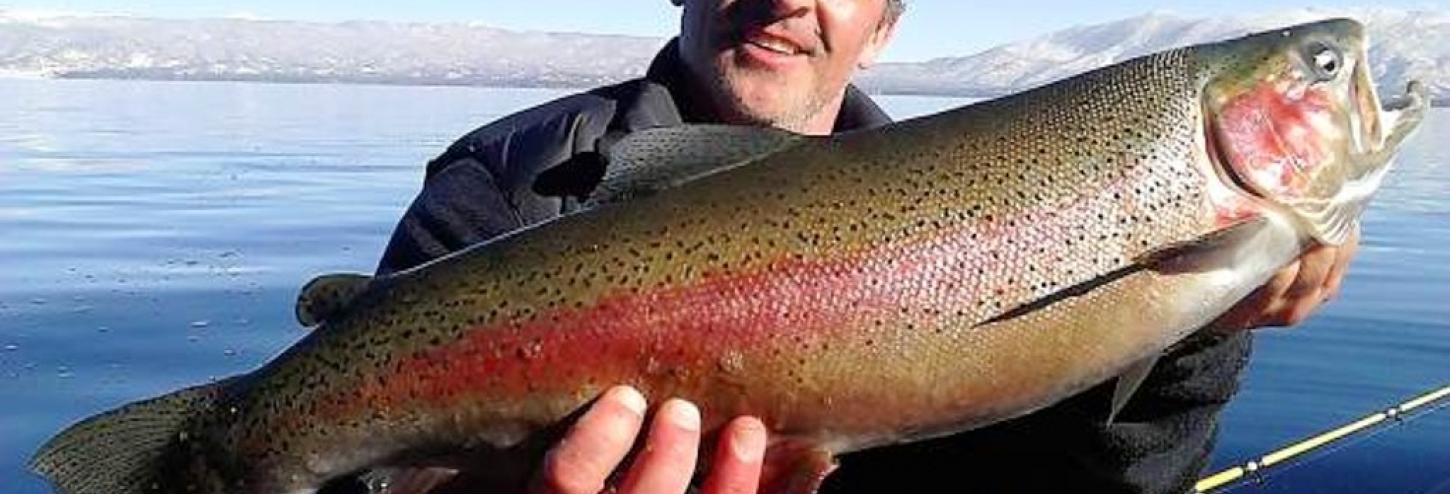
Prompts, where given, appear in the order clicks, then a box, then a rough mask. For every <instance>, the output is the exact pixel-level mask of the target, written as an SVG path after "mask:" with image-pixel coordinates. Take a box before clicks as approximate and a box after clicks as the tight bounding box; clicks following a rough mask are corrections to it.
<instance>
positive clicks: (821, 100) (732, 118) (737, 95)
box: [708, 65, 831, 133]
mask: <svg viewBox="0 0 1450 494" xmlns="http://www.w3.org/2000/svg"><path fill="white" fill-rule="evenodd" d="M710 72H711V74H710V77H709V79H710V81H709V82H708V84H710V85H711V86H712V88H711V89H712V92H713V93H714V94H715V98H714V100H715V105H716V111H718V112H719V113H720V116H721V117H722V118H723V119H724V120H725V121H726V122H729V123H734V124H740V125H756V126H763V127H774V128H778V129H784V130H789V131H792V132H797V133H803V132H805V130H806V128H807V127H809V126H810V123H811V121H812V120H813V119H814V117H815V116H816V115H819V114H820V112H821V111H822V110H823V109H825V106H826V104H827V103H828V102H829V101H830V100H831V98H828V97H826V96H825V95H824V94H822V91H821V90H820V88H818V87H815V86H814V85H812V87H810V88H807V89H806V90H804V91H800V90H796V91H791V90H784V91H783V92H782V94H781V95H780V96H779V98H781V100H780V103H781V104H780V105H778V106H776V107H775V108H773V109H762V108H755V107H753V106H752V103H751V102H750V101H748V100H747V98H746V97H745V96H744V91H745V89H746V88H743V87H740V85H739V82H738V81H740V80H741V79H744V78H747V77H752V76H754V75H755V74H751V73H750V71H749V70H748V69H741V68H737V67H729V66H722V65H717V66H715V67H712V69H711V71H710Z"/></svg>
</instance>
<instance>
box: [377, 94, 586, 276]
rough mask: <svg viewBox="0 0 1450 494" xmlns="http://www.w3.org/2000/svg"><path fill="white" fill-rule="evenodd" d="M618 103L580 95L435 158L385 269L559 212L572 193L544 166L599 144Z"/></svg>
mask: <svg viewBox="0 0 1450 494" xmlns="http://www.w3.org/2000/svg"><path fill="white" fill-rule="evenodd" d="M614 111H615V102H614V101H612V100H610V99H607V98H603V97H600V96H597V95H593V94H577V95H573V96H569V97H565V98H563V99H559V100H555V101H553V102H550V103H546V104H544V105H541V106H539V107H535V108H533V109H530V110H526V111H524V112H521V113H517V114H514V115H511V116H508V117H505V118H503V119H500V120H498V121H495V122H493V123H491V124H488V125H486V126H484V127H481V128H479V129H477V130H475V131H473V132H470V133H469V134H468V135H465V136H463V137H462V138H461V139H459V140H458V141H457V142H455V143H454V144H453V145H452V146H450V147H449V148H448V150H447V151H445V152H444V153H443V154H442V155H440V156H439V157H437V158H435V159H434V160H432V161H431V162H430V163H429V164H428V171H427V175H426V178H425V179H424V181H423V190H422V191H420V192H419V193H418V196H417V198H415V199H414V200H413V203H412V204H411V205H410V206H409V207H408V209H407V211H406V212H405V213H404V214H403V217H402V219H401V220H399V222H398V225H397V227H396V228H395V229H394V231H393V235H392V238H391V239H390V240H389V242H388V247H387V249H386V250H385V251H384V253H383V257H382V260H381V261H380V263H379V265H378V274H388V273H392V272H396V271H401V270H405V269H409V268H412V267H415V266H418V265H420V264H423V263H425V262H428V261H430V260H433V259H436V258H438V257H442V256H444V255H446V254H449V253H451V252H455V251H458V250H461V249H463V248H466V247H468V246H470V245H473V244H476V243H479V242H484V241H488V240H491V239H493V238H496V237H498V236H500V235H504V234H506V233H509V232H512V231H514V230H517V229H519V228H523V227H526V226H530V225H533V224H536V223H539V222H542V221H546V220H549V219H551V218H553V217H556V216H558V215H559V214H561V213H562V212H564V211H566V210H567V209H568V208H569V205H568V203H569V202H570V199H568V198H567V197H561V196H559V195H552V194H548V193H541V192H540V191H539V190H537V188H536V187H535V186H534V181H535V178H536V177H537V176H538V175H539V174H540V173H541V172H543V171H545V170H547V169H550V168H552V167H554V166H556V165H559V164H562V163H565V162H567V161H568V160H570V159H571V158H572V157H574V156H577V155H580V154H581V153H588V152H593V151H594V146H595V142H597V141H598V140H599V138H600V137H601V136H602V135H603V134H604V133H605V131H606V129H607V128H608V126H609V123H610V120H611V119H612V116H613V114H614Z"/></svg>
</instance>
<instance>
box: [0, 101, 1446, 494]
mask: <svg viewBox="0 0 1450 494" xmlns="http://www.w3.org/2000/svg"><path fill="white" fill-rule="evenodd" d="M562 94H564V93H562V92H560V91H551V90H524V89H517V90H515V89H479V88H417V87H374V86H326V85H295V86H294V85H262V84H228V83H156V82H118V81H33V80H0V263H3V265H0V492H3V493H13V494H34V493H42V492H48V490H47V489H46V487H45V485H44V484H43V483H42V482H41V481H40V480H39V479H37V478H35V477H33V476H31V475H29V474H28V473H27V472H26V471H25V470H24V469H23V466H24V462H25V461H26V459H27V458H28V457H29V455H30V454H31V453H32V452H33V451H34V450H35V448H36V447H37V446H38V445H39V444H40V443H41V442H42V441H44V440H45V439H46V438H47V437H49V436H50V435H51V434H53V433H55V432H56V431H58V430H59V429H60V428H61V427H63V426H65V425H66V424H68V423H71V422H72V421H74V420H77V419H79V418H82V417H84V416H87V415H90V414H93V413H96V412H99V411H102V410H105V409H108V408H111V407H114V406H117V405H119V404H122V403H124V402H127V401H131V400H135V399H138V398H142V397H148V396H151V395H155V394H159V393H163V392H166V391H169V390H173V389H176V388H179V387H182V386H186V385H190V384H195V383H198V382H203V381H206V380H208V379H213V378H218V377H221V376H226V375H230V374H234V373H239V372H245V371H247V370H249V369H251V368H253V367H255V366H256V365H258V364H260V363H261V362H263V361H265V360H267V359H268V358H270V357H271V356H272V355H275V354H276V353H277V352H279V351H280V350H282V349H283V348H286V347H287V346H288V345H290V344H291V343H292V342H293V341H295V340H296V339H298V338H299V337H301V336H302V334H303V333H302V332H301V330H299V329H298V328H297V327H296V324H295V323H294V322H293V317H292V308H293V300H294V297H295V295H296V290H297V288H298V287H300V286H301V285H302V284H303V283H305V282H306V281H307V280H308V279H310V278H311V277H312V276H314V275H316V274H319V273H326V272H335V271H361V272H371V271H372V270H373V268H374V266H375V264H376V261H377V257H378V256H379V255H380V253H381V252H382V249H383V246H384V244H385V243H386V241H387V238H388V235H389V234H390V233H391V231H392V228H393V225H394V222H395V221H396V220H397V218H398V216H399V215H400V214H401V213H402V211H403V209H404V208H405V207H406V205H407V203H408V202H409V201H410V200H411V199H412V198H413V196H414V194H415V193H416V192H417V190H418V187H419V183H420V180H421V177H422V166H423V163H425V162H426V161H427V160H428V159H429V158H431V157H433V156H434V155H435V154H436V153H438V152H439V151H441V150H442V149H443V148H444V147H445V146H447V145H448V144H449V143H450V142H451V141H452V140H453V139H454V138H456V137H457V136H459V135H461V134H462V133H464V132H466V131H468V130H470V129H472V128H474V127H475V126H477V125H479V124H482V123H485V122H488V121H490V120H492V119H494V118H497V117H499V116H501V115H503V114H505V113H508V112H510V111H513V110H516V109H519V108H522V107H525V106H528V105H531V104H535V103H538V102H542V101H546V100H548V99H551V98H554V97H557V96H559V95H562ZM881 100H882V102H883V104H884V106H886V107H887V109H888V110H889V111H891V112H892V113H893V114H895V115H897V116H898V117H900V116H907V115H914V114H920V113H924V112H930V111H934V110H936V109H940V108H945V107H948V106H952V105H955V104H959V103H961V102H960V101H954V100H949V99H941V98H919V97H885V98H882V99H881ZM1446 143H1450V111H1447V110H1436V111H1435V112H1434V113H1433V114H1432V116H1431V118H1430V119H1429V121H1428V122H1427V123H1426V125H1425V128H1424V129H1423V130H1422V131H1421V134H1420V135H1419V136H1418V138H1417V140H1415V141H1414V142H1413V144H1412V145H1411V146H1409V148H1408V149H1407V150H1406V151H1405V152H1404V153H1403V154H1402V155H1401V160H1400V162H1399V163H1400V164H1399V168H1398V170H1397V172H1396V173H1394V174H1393V175H1392V176H1391V179H1390V180H1389V183H1388V184H1387V185H1386V188H1385V190H1384V191H1383V192H1382V193H1381V195H1380V198H1379V199H1378V200H1377V202H1376V203H1375V204H1374V206H1373V207H1372V208H1371V209H1370V211H1369V213H1368V215H1367V217H1366V220H1365V226H1364V245H1363V248H1362V249H1361V252H1360V255H1359V257H1358V259H1357V261H1356V262H1355V264H1354V265H1353V267H1352V269H1351V272H1350V276H1349V279H1348V280H1347V281H1346V283H1345V287H1344V290H1343V294H1342V296H1341V297H1340V299H1339V300H1338V301H1336V302H1334V303H1333V304H1332V305H1330V306H1329V307H1327V308H1326V309H1325V310H1323V311H1322V312H1321V313H1319V314H1318V315H1317V316H1315V317H1314V318H1313V319H1312V320H1311V321H1309V322H1308V323H1306V324H1304V325H1302V326H1300V327H1298V328H1295V329H1293V330H1268V331H1262V332H1260V333H1259V337H1258V345H1257V347H1256V351H1255V355H1254V358H1253V361H1252V364H1251V365H1250V369H1249V372H1248V374H1247V377H1246V380H1245V383H1244V388H1243V391H1242V394H1241V395H1240V397H1239V398H1238V399H1237V400H1236V401H1235V402H1234V403H1233V404H1232V406H1231V407H1230V408H1229V409H1228V411H1227V412H1226V416H1225V418H1224V422H1223V428H1222V435H1221V439H1220V443H1219V447H1218V449H1217V450H1216V451H1215V453H1214V464H1215V466H1222V465H1227V464H1231V463H1233V462H1237V461H1243V460H1247V459H1249V458H1251V457H1253V456H1255V455H1257V454H1260V453H1262V452H1263V451H1266V450H1268V449H1272V448H1274V447H1276V446H1279V445H1282V444H1284V443H1287V442H1290V441H1292V440H1295V439H1297V438H1300V437H1302V436H1305V435H1308V434H1311V433H1314V432H1317V431H1320V430H1324V429H1328V428H1331V427H1334V426H1337V425H1340V424H1342V423H1345V422H1348V421H1350V420H1353V419H1354V418H1356V417H1358V416H1360V415H1363V414H1367V413H1369V412H1371V411H1373V410H1376V409H1382V408H1384V407H1387V406H1389V405H1391V404H1393V403H1396V402H1399V401H1401V400H1404V399H1406V398H1408V397H1411V396H1413V395H1415V394H1417V393H1419V392H1422V391H1424V390H1427V389H1431V388H1434V387H1438V386H1441V385H1444V384H1447V383H1450V303H1447V300H1450V144H1446ZM1258 491H1267V492H1356V493H1359V492H1442V493H1443V492H1450V411H1441V412H1439V413H1431V414H1429V415H1426V416H1424V417H1422V418H1420V419H1418V420H1414V421H1411V422H1408V423H1405V424H1401V425H1398V426H1394V427H1390V428H1388V429H1386V430H1385V431H1384V432H1382V433H1379V434H1376V435H1374V436H1372V437H1369V438H1368V439H1364V440H1360V441H1356V442H1354V443H1353V444H1351V445H1349V446H1347V447H1344V448H1342V449H1340V450H1339V451H1337V452H1334V453H1332V454H1328V455H1316V457H1315V459H1313V461H1309V462H1307V463H1303V464H1301V465H1299V466H1296V467H1293V468H1290V469H1288V470H1282V471H1279V472H1277V473H1275V474H1274V475H1273V476H1271V477H1269V478H1268V479H1267V482H1266V483H1264V484H1262V485H1259V486H1252V485H1251V486H1248V487H1246V488H1242V489H1239V492H1258Z"/></svg>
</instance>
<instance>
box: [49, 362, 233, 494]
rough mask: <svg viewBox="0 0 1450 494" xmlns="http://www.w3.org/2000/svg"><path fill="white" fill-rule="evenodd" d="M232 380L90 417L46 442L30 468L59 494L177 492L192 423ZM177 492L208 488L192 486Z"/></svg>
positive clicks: (207, 410) (136, 403)
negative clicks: (188, 432) (180, 465)
mask: <svg viewBox="0 0 1450 494" xmlns="http://www.w3.org/2000/svg"><path fill="white" fill-rule="evenodd" d="M227 382H228V381H221V382H217V383H212V384H207V385H202V386H196V387H192V388H187V389H183V390H181V391H177V392H174V393H171V394H167V395H163V396H160V397H156V398H152V399H149V400H144V401H138V402H135V403H131V404H128V405H125V406H123V407H121V408H118V409H115V410H112V411H109V412H105V413H102V414H100V415H96V416H93V417H90V418H88V419H85V420H83V421H81V422H79V423H77V424H75V425H72V426H70V427H69V428H67V429H66V430H65V431H62V432H61V433H60V434H58V435H56V436H55V437H54V438H51V440H50V441H49V442H46V443H45V445H44V446H42V447H41V448H40V450H39V451H37V452H36V453H35V456H34V457H33V458H31V460H30V464H29V468H30V469H31V470H32V471H34V472H36V473H39V474H41V475H43V476H45V477H46V478H47V479H48V480H49V481H50V483H51V485H52V486H53V487H54V488H55V489H56V492H58V493H60V494H140V493H154V492H172V491H173V490H175V489H171V488H172V487H174V486H175V484H176V481H177V480H178V479H177V477H178V476H180V475H181V474H179V473H178V472H176V471H173V469H174V467H176V466H177V465H174V464H173V462H175V461H177V460H180V459H182V458H181V457H182V456H183V455H184V451H182V450H181V449H180V448H179V447H180V446H181V445H183V444H184V443H185V442H186V436H187V425H188V424H189V423H191V421H192V420H193V419H194V418H196V417H198V416H199V415H201V414H204V413H210V410H212V409H213V407H214V405H215V403H216V402H217V399H218V397H219V396H220V395H221V394H222V390H223V388H224V386H225V384H226V383H227ZM190 487H191V488H189V489H188V488H183V489H181V490H179V491H178V492H206V491H205V490H204V488H203V487H202V486H190Z"/></svg>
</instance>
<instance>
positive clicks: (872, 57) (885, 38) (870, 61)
mask: <svg viewBox="0 0 1450 494" xmlns="http://www.w3.org/2000/svg"><path fill="white" fill-rule="evenodd" d="M897 22H900V21H899V20H889V19H882V20H881V23H880V24H879V25H877V26H876V30H875V31H873V32H872V33H871V38H870V39H867V40H866V47H865V48H864V49H862V50H861V56H860V57H859V58H857V59H856V67H857V68H861V69H868V68H871V66H872V65H875V64H876V57H877V56H878V55H880V54H881V51H882V50H885V49H886V45H887V44H888V43H890V42H891V36H893V35H895V34H896V23H897Z"/></svg>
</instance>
